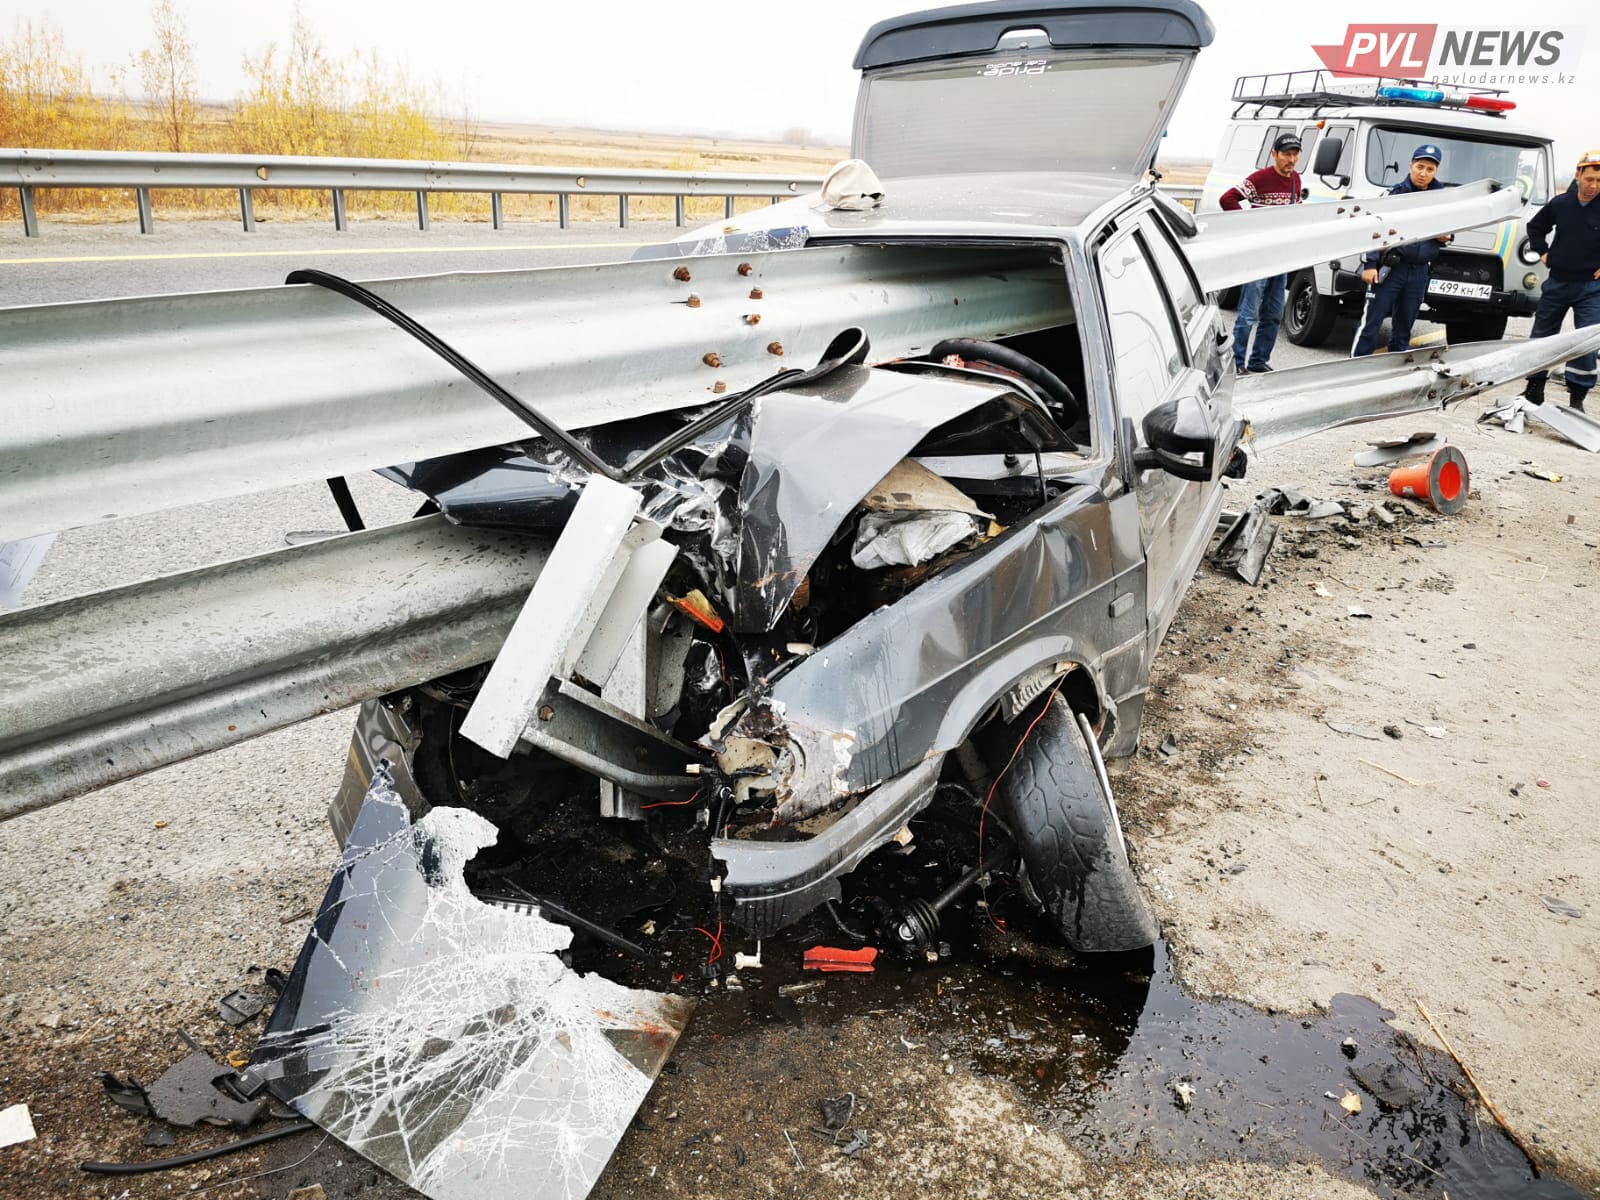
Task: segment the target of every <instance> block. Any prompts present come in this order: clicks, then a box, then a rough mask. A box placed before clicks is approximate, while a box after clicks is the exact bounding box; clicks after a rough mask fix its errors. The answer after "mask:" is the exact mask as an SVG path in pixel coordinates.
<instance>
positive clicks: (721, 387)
mask: <svg viewBox="0 0 1600 1200" xmlns="http://www.w3.org/2000/svg"><path fill="white" fill-rule="evenodd" d="M727 390H728V385H727V384H725V383H723V382H722V380H720V379H719V380H717V381H716V382H715V383H713V384H712V385H711V392H712V394H713V395H716V396H720V395H722V393H723V392H725V391H727Z"/></svg>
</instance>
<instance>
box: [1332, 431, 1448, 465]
mask: <svg viewBox="0 0 1600 1200" xmlns="http://www.w3.org/2000/svg"><path fill="white" fill-rule="evenodd" d="M1367 445H1368V446H1371V447H1372V449H1370V450H1363V451H1361V452H1360V453H1359V454H1357V455H1356V456H1355V459H1354V462H1355V465H1356V466H1358V467H1386V466H1388V465H1389V464H1390V463H1396V462H1399V461H1400V460H1401V459H1402V458H1410V457H1411V456H1412V455H1416V454H1432V453H1433V452H1434V451H1435V450H1437V449H1439V448H1440V447H1441V446H1443V445H1444V441H1443V440H1442V439H1441V438H1440V437H1439V436H1438V435H1437V434H1435V433H1432V432H1426V433H1413V434H1412V435H1411V436H1410V437H1408V438H1383V439H1381V440H1379V441H1375V442H1368V443H1367Z"/></svg>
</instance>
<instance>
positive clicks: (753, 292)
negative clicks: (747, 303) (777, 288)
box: [750, 288, 764, 300]
mask: <svg viewBox="0 0 1600 1200" xmlns="http://www.w3.org/2000/svg"><path fill="white" fill-rule="evenodd" d="M763 295H764V293H763V292H762V291H761V289H760V288H751V289H750V299H752V300H760V299H762V298H763Z"/></svg>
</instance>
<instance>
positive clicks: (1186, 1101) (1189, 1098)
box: [1169, 1079, 1194, 1109]
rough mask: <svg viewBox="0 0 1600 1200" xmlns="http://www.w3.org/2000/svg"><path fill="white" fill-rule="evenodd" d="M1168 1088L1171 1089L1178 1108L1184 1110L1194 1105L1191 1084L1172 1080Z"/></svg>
mask: <svg viewBox="0 0 1600 1200" xmlns="http://www.w3.org/2000/svg"><path fill="white" fill-rule="evenodd" d="M1169 1086H1170V1087H1171V1088H1172V1095H1173V1097H1174V1099H1175V1100H1176V1101H1177V1105H1178V1107H1179V1108H1185V1109H1186V1108H1188V1107H1189V1106H1190V1105H1191V1104H1193V1103H1194V1086H1193V1085H1192V1084H1188V1083H1185V1082H1183V1081H1182V1080H1181V1079H1174V1080H1173V1081H1172V1083H1171V1084H1170V1085H1169Z"/></svg>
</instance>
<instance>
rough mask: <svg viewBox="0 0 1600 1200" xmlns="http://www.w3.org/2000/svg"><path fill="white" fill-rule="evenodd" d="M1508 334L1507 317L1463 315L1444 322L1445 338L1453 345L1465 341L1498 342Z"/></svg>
mask: <svg viewBox="0 0 1600 1200" xmlns="http://www.w3.org/2000/svg"><path fill="white" fill-rule="evenodd" d="M1505 335H1506V318H1505V317H1504V316H1503V315H1501V316H1493V317H1463V318H1461V319H1459V320H1455V321H1446V322H1445V323H1444V340H1445V341H1446V342H1448V343H1449V344H1450V345H1452V346H1459V345H1461V343H1463V342H1498V341H1499V340H1500V339H1501V338H1503V337H1505Z"/></svg>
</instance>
